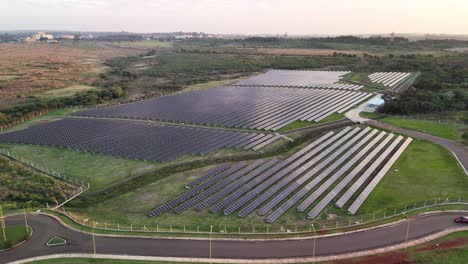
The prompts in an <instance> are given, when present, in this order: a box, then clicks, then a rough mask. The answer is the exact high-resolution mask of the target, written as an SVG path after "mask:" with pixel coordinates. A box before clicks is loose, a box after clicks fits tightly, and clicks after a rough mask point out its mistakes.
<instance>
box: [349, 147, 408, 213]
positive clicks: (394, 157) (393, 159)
mask: <svg viewBox="0 0 468 264" xmlns="http://www.w3.org/2000/svg"><path fill="white" fill-rule="evenodd" d="M412 140H413V139H412V138H407V139H406V140H405V142H403V144H402V145H401V146H400V147H399V148H398V150H397V151H396V152H395V153H394V154H393V155H392V157H390V159H389V160H388V161H387V162H386V163H385V165H384V166H383V168H382V169H381V170H380V171H379V172H378V173H377V175H376V176H375V177H374V178H373V179H372V181H371V182H370V183H369V184H368V185H367V186H366V188H364V190H363V191H362V192H361V194H359V196H358V197H357V198H356V200H354V202H353V203H352V204H351V206H350V207H349V208H348V212H349V213H351V214H355V213H356V211H357V210H358V209H359V207H361V205H362V204H363V203H364V201H365V200H366V199H367V197H369V195H370V193H371V192H372V191H373V190H374V188H375V187H376V186H377V184H378V183H379V182H380V180H382V178H383V177H384V176H385V174H386V173H387V172H388V170H390V168H391V167H392V165H393V164H394V163H395V162H396V160H397V159H398V157H400V155H401V154H402V153H403V151H405V149H406V148H407V147H408V145H409V144H410V143H411V141H412Z"/></svg>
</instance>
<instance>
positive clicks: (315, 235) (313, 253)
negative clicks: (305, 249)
mask: <svg viewBox="0 0 468 264" xmlns="http://www.w3.org/2000/svg"><path fill="white" fill-rule="evenodd" d="M312 228H313V230H314V244H313V248H312V263H315V244H316V242H317V232H316V231H315V226H314V224H312Z"/></svg>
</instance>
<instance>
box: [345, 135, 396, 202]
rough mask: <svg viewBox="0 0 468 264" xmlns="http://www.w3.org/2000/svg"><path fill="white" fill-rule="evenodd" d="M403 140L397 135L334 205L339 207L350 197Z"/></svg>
mask: <svg viewBox="0 0 468 264" xmlns="http://www.w3.org/2000/svg"><path fill="white" fill-rule="evenodd" d="M402 140H403V137H402V136H398V137H397V138H396V139H395V140H394V141H393V142H392V143H391V144H390V146H389V147H388V148H386V149H385V151H384V152H383V153H382V154H380V155H379V157H378V158H377V159H376V160H375V161H374V162H373V163H372V164H371V165H370V166H369V168H368V169H367V170H366V171H365V172H364V173H363V174H362V175H361V176H360V177H359V178H358V179H357V181H355V182H354V184H353V185H352V186H351V187H350V188H349V189H348V190H347V191H346V192H345V194H343V196H341V198H340V199H339V200H338V202H336V206H337V207H339V208H341V207H343V206H344V205H345V203H346V202H347V201H348V200H349V199H350V198H351V196H352V195H353V194H354V193H355V192H356V191H357V190H358V189H359V188H360V187H361V186H362V185H363V184H364V183H365V182H366V181H367V179H368V178H369V177H370V176H371V175H372V173H373V172H374V171H375V170H376V169H377V168H378V167H379V166H380V164H381V163H382V162H383V161H384V160H385V159H386V158H387V157H388V155H390V153H392V151H393V150H394V149H395V148H396V147H397V146H398V144H400V142H401V141H402Z"/></svg>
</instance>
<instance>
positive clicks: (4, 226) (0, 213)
mask: <svg viewBox="0 0 468 264" xmlns="http://www.w3.org/2000/svg"><path fill="white" fill-rule="evenodd" d="M0 217H1V218H2V232H3V240H5V241H6V240H7V237H6V225H5V217H3V211H2V205H1V204H0Z"/></svg>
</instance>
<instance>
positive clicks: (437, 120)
mask: <svg viewBox="0 0 468 264" xmlns="http://www.w3.org/2000/svg"><path fill="white" fill-rule="evenodd" d="M381 115H383V116H386V117H396V118H402V119H414V120H420V121H429V122H434V123H439V124H444V125H458V126H468V123H466V122H464V121H455V120H450V119H440V118H430V117H427V116H420V115H390V114H385V113H381Z"/></svg>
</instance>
